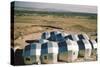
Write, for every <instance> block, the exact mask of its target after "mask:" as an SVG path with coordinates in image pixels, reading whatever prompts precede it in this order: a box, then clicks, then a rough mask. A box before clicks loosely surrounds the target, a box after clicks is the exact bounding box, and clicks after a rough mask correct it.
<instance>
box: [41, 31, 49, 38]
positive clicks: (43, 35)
mask: <svg viewBox="0 0 100 67" xmlns="http://www.w3.org/2000/svg"><path fill="white" fill-rule="evenodd" d="M49 37H50V33H49V32H43V33H42V35H41V39H48V38H49Z"/></svg>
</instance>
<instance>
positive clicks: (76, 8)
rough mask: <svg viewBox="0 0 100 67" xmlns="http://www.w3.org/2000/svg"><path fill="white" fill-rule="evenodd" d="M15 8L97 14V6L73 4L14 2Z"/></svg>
mask: <svg viewBox="0 0 100 67" xmlns="http://www.w3.org/2000/svg"><path fill="white" fill-rule="evenodd" d="M15 6H18V7H27V8H28V7H29V8H33V9H34V8H38V9H39V8H40V9H51V10H52V9H57V10H60V11H72V12H84V13H97V6H92V5H91V6H90V5H73V4H57V3H55V4H54V3H40V2H22V1H15Z"/></svg>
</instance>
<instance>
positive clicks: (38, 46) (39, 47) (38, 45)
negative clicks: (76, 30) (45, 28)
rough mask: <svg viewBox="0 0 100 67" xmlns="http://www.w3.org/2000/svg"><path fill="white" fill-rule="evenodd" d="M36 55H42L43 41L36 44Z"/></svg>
mask: <svg viewBox="0 0 100 67" xmlns="http://www.w3.org/2000/svg"><path fill="white" fill-rule="evenodd" d="M36 55H38V56H40V55H41V43H37V44H36Z"/></svg>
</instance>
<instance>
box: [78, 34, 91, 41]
mask: <svg viewBox="0 0 100 67" xmlns="http://www.w3.org/2000/svg"><path fill="white" fill-rule="evenodd" d="M78 37H79V40H81V39H86V40H89V37H88V36H87V35H86V34H78Z"/></svg>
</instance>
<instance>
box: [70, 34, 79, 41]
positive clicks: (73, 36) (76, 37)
mask: <svg viewBox="0 0 100 67" xmlns="http://www.w3.org/2000/svg"><path fill="white" fill-rule="evenodd" d="M71 36H72V39H73V40H74V41H78V40H79V38H78V35H77V34H71Z"/></svg>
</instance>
